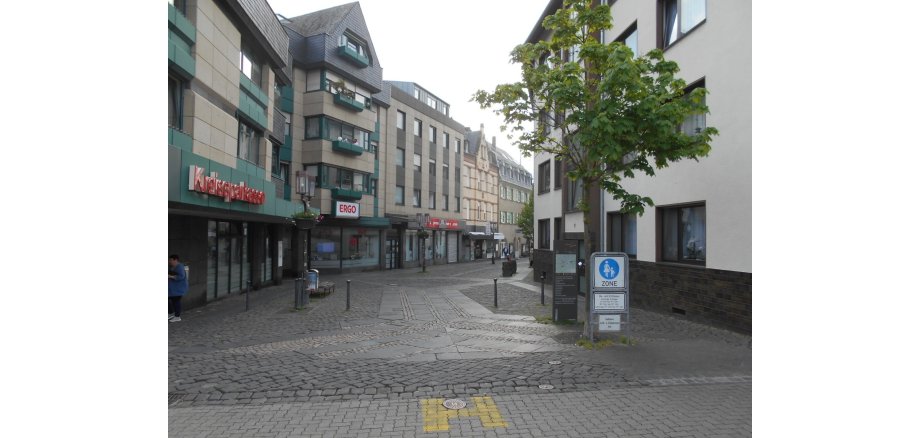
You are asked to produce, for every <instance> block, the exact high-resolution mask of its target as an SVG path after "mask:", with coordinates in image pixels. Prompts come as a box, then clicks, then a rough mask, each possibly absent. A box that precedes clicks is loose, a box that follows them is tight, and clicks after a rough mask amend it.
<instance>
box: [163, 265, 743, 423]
mask: <svg viewBox="0 0 920 438" xmlns="http://www.w3.org/2000/svg"><path fill="white" fill-rule="evenodd" d="M525 266H526V265H525ZM500 269H501V267H500V265H498V264H496V265H492V264H491V263H488V262H473V263H464V264H457V265H447V266H444V265H441V266H432V267H428V269H427V271H428V272H426V273H420V272H417V269H405V270H399V271H388V272H370V273H360V274H348V275H347V276H322V280H323V281H334V282H335V283H336V292H335V293H333V294H331V295H328V296H326V297H322V298H313V299H311V302H310V304H309V305H308V306H307V308H305V309H303V310H299V311H295V310H294V309H293V282H292V281H290V280H286V281H285V282H284V284H282V285H281V286H275V287H271V288H266V289H263V290H260V291H256V292H254V293H253V294H252V296H251V297H250V309H249V310H248V311H244V308H245V301H244V300H243V298H242V297H240V296H233V297H229V298H226V299H223V300H220V301H217V302H214V303H210V304H208V305H207V306H204V307H202V308H198V309H192V310H190V311H187V312H186V313H184V314H183V321H182V322H180V323H173V324H169V388H168V392H169V413H170V423H169V424H170V426H169V427H170V436H205V435H207V434H211V436H414V435H423V434H433V433H436V434H439V435H441V436H455V434H457V433H460V434H462V436H468V435H471V436H493V435H495V434H497V435H501V436H567V433H568V432H569V431H572V430H578V429H577V428H575V426H579V427H584V428H585V429H584V433H580V434H581V435H585V436H716V435H718V434H719V433H722V434H725V436H749V435H750V425H751V409H750V400H751V377H750V374H751V371H750V370H751V366H750V360H751V341H750V337H745V336H742V335H737V334H734V333H730V332H725V331H721V330H718V329H713V328H710V327H706V326H703V325H700V324H694V323H690V322H688V321H683V320H680V319H676V318H674V317H671V316H669V315H659V314H656V313H653V312H643V311H641V310H640V309H633V331H634V335H635V337H636V338H637V339H638V340H639V344H638V345H636V346H630V347H626V346H623V345H618V346H614V347H612V348H607V349H604V350H600V351H587V350H584V349H582V348H581V347H577V346H575V345H574V344H573V341H574V339H576V338H577V336H578V334H579V333H580V325H579V326H557V325H553V324H541V323H538V322H537V321H535V317H539V316H548V315H549V309H551V298H550V297H549V296H548V297H547V298H548V299H547V306H545V307H544V306H540V304H539V297H540V295H539V284H538V283H536V284H535V283H533V282H532V281H529V280H528V279H527V278H526V277H527V276H528V274H529V272H530V270H529V269H526V268H525V269H520V271H521V273H519V274H518V275H516V276H515V277H513V278H500V279H499V282H498V285H499V308H498V309H493V308H492V288H493V281H492V278H494V277H493V276H494V275H495V274H496V273H499V272H500ZM346 279H350V280H351V287H350V288H351V293H350V296H351V297H350V298H351V299H350V305H351V307H350V309H349V310H346V309H345V307H346V290H347V283H346V281H345V280H346ZM548 295H551V294H548ZM486 299H488V301H486V302H483V301H484V300H486ZM541 385H552V389H543V388H541ZM474 397H475V399H478V400H482V399H483V397H491V398H492V399H493V400H494V401H495V404H496V406H497V412H500V413H501V415H502V416H504V421H505V422H507V424H508V426H507V427H501V428H498V427H491V426H488V427H487V426H484V425H488V424H493V423H489V422H488V421H487V422H481V421H480V420H478V419H476V418H475V416H471V417H469V418H467V417H464V416H460V417H458V418H453V417H452V418H453V419H452V420H450V425H451V429H450V432H449V433H444V432H427V433H426V432H424V431H423V428H422V424H423V422H424V421H427V420H426V419H423V418H421V416H422V410H420V408H419V406H420V402H421V401H422V400H429V402H427V403H429V404H431V403H433V402H431V401H430V400H441V399H446V398H460V399H464V400H471V399H473V398H474ZM726 397H728V398H727V399H726ZM725 400H732V402H731V403H727V404H726V403H725ZM432 406H434V405H433V404H432ZM426 412H428V411H426ZM471 412H474V411H471ZM455 413H456V412H455ZM474 413H475V412H474ZM391 414H392V415H391ZM426 415H427V414H426ZM470 415H472V414H470ZM495 415H497V414H495ZM686 419H692V421H690V422H689V423H688V422H685V421H684V420H686ZM665 420H668V421H665ZM443 421H447V420H443ZM426 424H427V423H426ZM494 424H502V423H501V422H496V423H494ZM567 425H572V427H569V426H567ZM445 426H446V425H445ZM659 432H660V433H665V435H657V434H658V433H659ZM684 432H686V433H685V434H683V435H681V433H684ZM497 435H495V436H497Z"/></svg>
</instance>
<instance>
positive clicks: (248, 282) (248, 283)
mask: <svg viewBox="0 0 920 438" xmlns="http://www.w3.org/2000/svg"><path fill="white" fill-rule="evenodd" d="M250 293H252V280H246V311H247V312H248V311H249V294H250Z"/></svg>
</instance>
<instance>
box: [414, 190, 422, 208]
mask: <svg viewBox="0 0 920 438" xmlns="http://www.w3.org/2000/svg"><path fill="white" fill-rule="evenodd" d="M412 206H413V207H421V206H422V191H421V190H413V191H412Z"/></svg>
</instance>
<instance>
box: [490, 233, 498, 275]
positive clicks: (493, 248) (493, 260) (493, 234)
mask: <svg viewBox="0 0 920 438" xmlns="http://www.w3.org/2000/svg"><path fill="white" fill-rule="evenodd" d="M497 228H498V222H489V231H491V232H492V264H493V265H494V264H495V230H496V229H497Z"/></svg>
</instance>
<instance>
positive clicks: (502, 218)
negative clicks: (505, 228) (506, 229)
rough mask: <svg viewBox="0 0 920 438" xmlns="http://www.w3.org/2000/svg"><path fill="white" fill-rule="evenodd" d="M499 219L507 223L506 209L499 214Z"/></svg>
mask: <svg viewBox="0 0 920 438" xmlns="http://www.w3.org/2000/svg"><path fill="white" fill-rule="evenodd" d="M498 220H499V222H501V223H505V212H504V211H502V212H499V214H498Z"/></svg>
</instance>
